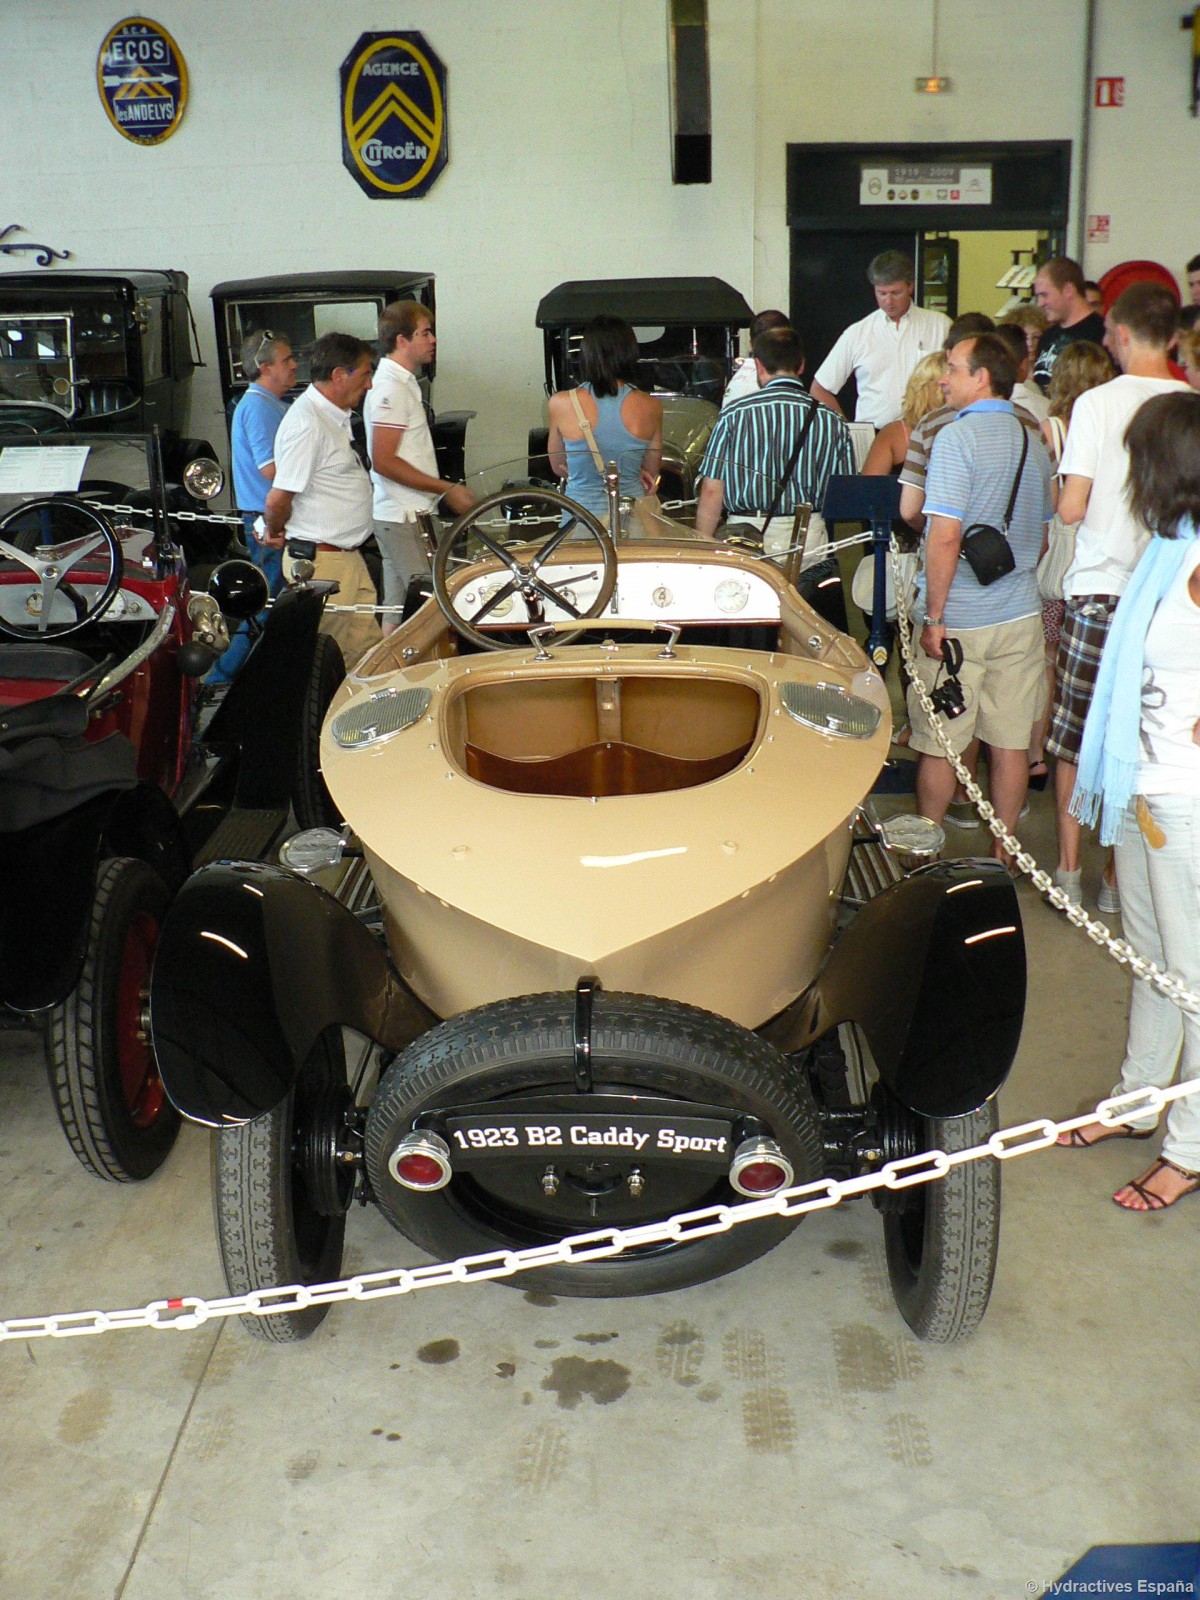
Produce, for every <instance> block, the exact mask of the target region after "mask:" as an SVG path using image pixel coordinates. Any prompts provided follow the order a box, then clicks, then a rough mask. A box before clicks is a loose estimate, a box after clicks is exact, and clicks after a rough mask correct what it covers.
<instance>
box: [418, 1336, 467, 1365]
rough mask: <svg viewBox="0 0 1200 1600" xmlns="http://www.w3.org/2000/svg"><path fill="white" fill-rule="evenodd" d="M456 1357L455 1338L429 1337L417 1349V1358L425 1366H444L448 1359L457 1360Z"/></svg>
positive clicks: (457, 1351) (457, 1346)
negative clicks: (426, 1342)
mask: <svg viewBox="0 0 1200 1600" xmlns="http://www.w3.org/2000/svg"><path fill="white" fill-rule="evenodd" d="M458 1357H459V1344H458V1340H457V1339H431V1340H430V1341H429V1343H428V1344H423V1345H422V1346H421V1348H420V1349H419V1350H418V1351H417V1360H418V1361H423V1362H424V1363H425V1365H426V1366H427V1367H444V1366H445V1365H446V1363H447V1362H448V1361H457V1360H458Z"/></svg>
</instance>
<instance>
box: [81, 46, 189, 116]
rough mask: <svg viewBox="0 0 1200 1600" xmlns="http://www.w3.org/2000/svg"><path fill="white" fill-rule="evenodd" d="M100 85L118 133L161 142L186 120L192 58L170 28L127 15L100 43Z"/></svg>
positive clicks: (97, 73)
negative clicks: (186, 56) (186, 57)
mask: <svg viewBox="0 0 1200 1600" xmlns="http://www.w3.org/2000/svg"><path fill="white" fill-rule="evenodd" d="M96 86H97V88H98V89H99V90H100V99H101V100H102V102H103V104H104V110H105V112H106V113H107V115H108V120H109V121H110V122H111V123H112V125H113V127H114V128H115V129H116V130H117V132H118V133H121V134H124V136H125V137H126V138H127V139H132V140H133V142H134V143H135V144H161V143H162V141H163V140H164V139H169V138H170V137H171V135H172V134H173V133H174V132H175V130H176V128H177V127H178V126H179V124H180V122H181V121H182V120H183V111H184V107H185V106H186V105H187V95H188V76H187V64H186V62H185V61H184V59H183V53H182V51H181V50H180V48H179V46H178V45H177V44H176V43H175V41H174V39H172V37H171V35H170V34H169V33H168V32H167V30H166V29H165V28H163V27H160V26H159V24H158V23H157V22H151V21H150V19H149V18H148V17H126V18H125V20H124V21H123V22H118V23H117V25H116V27H115V28H113V29H112V30H111V32H110V33H109V34H108V36H107V37H106V39H105V41H104V43H103V44H102V45H101V46H100V54H99V55H98V56H97V58H96Z"/></svg>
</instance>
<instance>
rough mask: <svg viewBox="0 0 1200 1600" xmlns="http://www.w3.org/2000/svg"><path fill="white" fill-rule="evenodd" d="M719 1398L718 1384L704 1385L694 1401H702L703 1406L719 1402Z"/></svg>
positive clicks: (719, 1386) (719, 1387) (719, 1388)
mask: <svg viewBox="0 0 1200 1600" xmlns="http://www.w3.org/2000/svg"><path fill="white" fill-rule="evenodd" d="M720 1398H721V1385H720V1384H719V1383H706V1384H705V1385H704V1387H703V1389H701V1390H700V1392H699V1394H698V1395H697V1396H696V1399H697V1400H703V1401H704V1403H705V1405H712V1403H713V1401H714V1400H719V1399H720Z"/></svg>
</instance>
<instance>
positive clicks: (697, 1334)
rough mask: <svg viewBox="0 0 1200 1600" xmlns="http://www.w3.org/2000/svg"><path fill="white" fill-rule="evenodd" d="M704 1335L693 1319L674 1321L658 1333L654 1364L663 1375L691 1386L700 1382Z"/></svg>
mask: <svg viewBox="0 0 1200 1600" xmlns="http://www.w3.org/2000/svg"><path fill="white" fill-rule="evenodd" d="M703 1361H704V1335H703V1334H702V1333H701V1331H700V1329H699V1328H697V1327H694V1326H693V1325H692V1324H691V1323H690V1322H672V1323H670V1324H669V1325H668V1326H667V1327H665V1328H664V1329H663V1331H662V1332H661V1333H660V1334H659V1336H658V1340H657V1342H656V1343H655V1346H654V1364H655V1366H657V1368H658V1370H659V1372H660V1373H661V1374H662V1376H663V1377H664V1378H669V1379H670V1380H671V1382H672V1383H677V1384H679V1385H680V1386H681V1387H682V1388H685V1389H690V1388H693V1387H694V1386H695V1385H696V1384H698V1383H699V1382H700V1366H701V1364H702V1362H703Z"/></svg>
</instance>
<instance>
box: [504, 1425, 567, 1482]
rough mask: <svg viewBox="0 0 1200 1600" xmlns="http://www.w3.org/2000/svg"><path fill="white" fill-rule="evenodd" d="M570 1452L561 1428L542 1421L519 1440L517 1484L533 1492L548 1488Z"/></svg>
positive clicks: (564, 1464) (561, 1471)
mask: <svg viewBox="0 0 1200 1600" xmlns="http://www.w3.org/2000/svg"><path fill="white" fill-rule="evenodd" d="M568 1455H569V1452H568V1450H567V1436H566V1434H565V1433H564V1432H563V1431H562V1429H561V1428H556V1427H555V1426H554V1425H553V1424H552V1423H544V1424H543V1425H542V1427H540V1428H535V1429H534V1430H533V1432H532V1433H530V1434H527V1435H526V1437H525V1438H524V1439H522V1441H521V1445H520V1448H519V1449H518V1451H517V1470H516V1480H517V1485H518V1487H519V1488H521V1489H527V1490H529V1491H530V1492H531V1493H533V1494H538V1493H540V1492H541V1491H542V1490H543V1489H548V1488H549V1487H550V1486H551V1484H553V1483H557V1482H558V1480H559V1478H561V1477H562V1475H563V1472H564V1470H565V1468H566V1465H567V1460H568Z"/></svg>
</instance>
